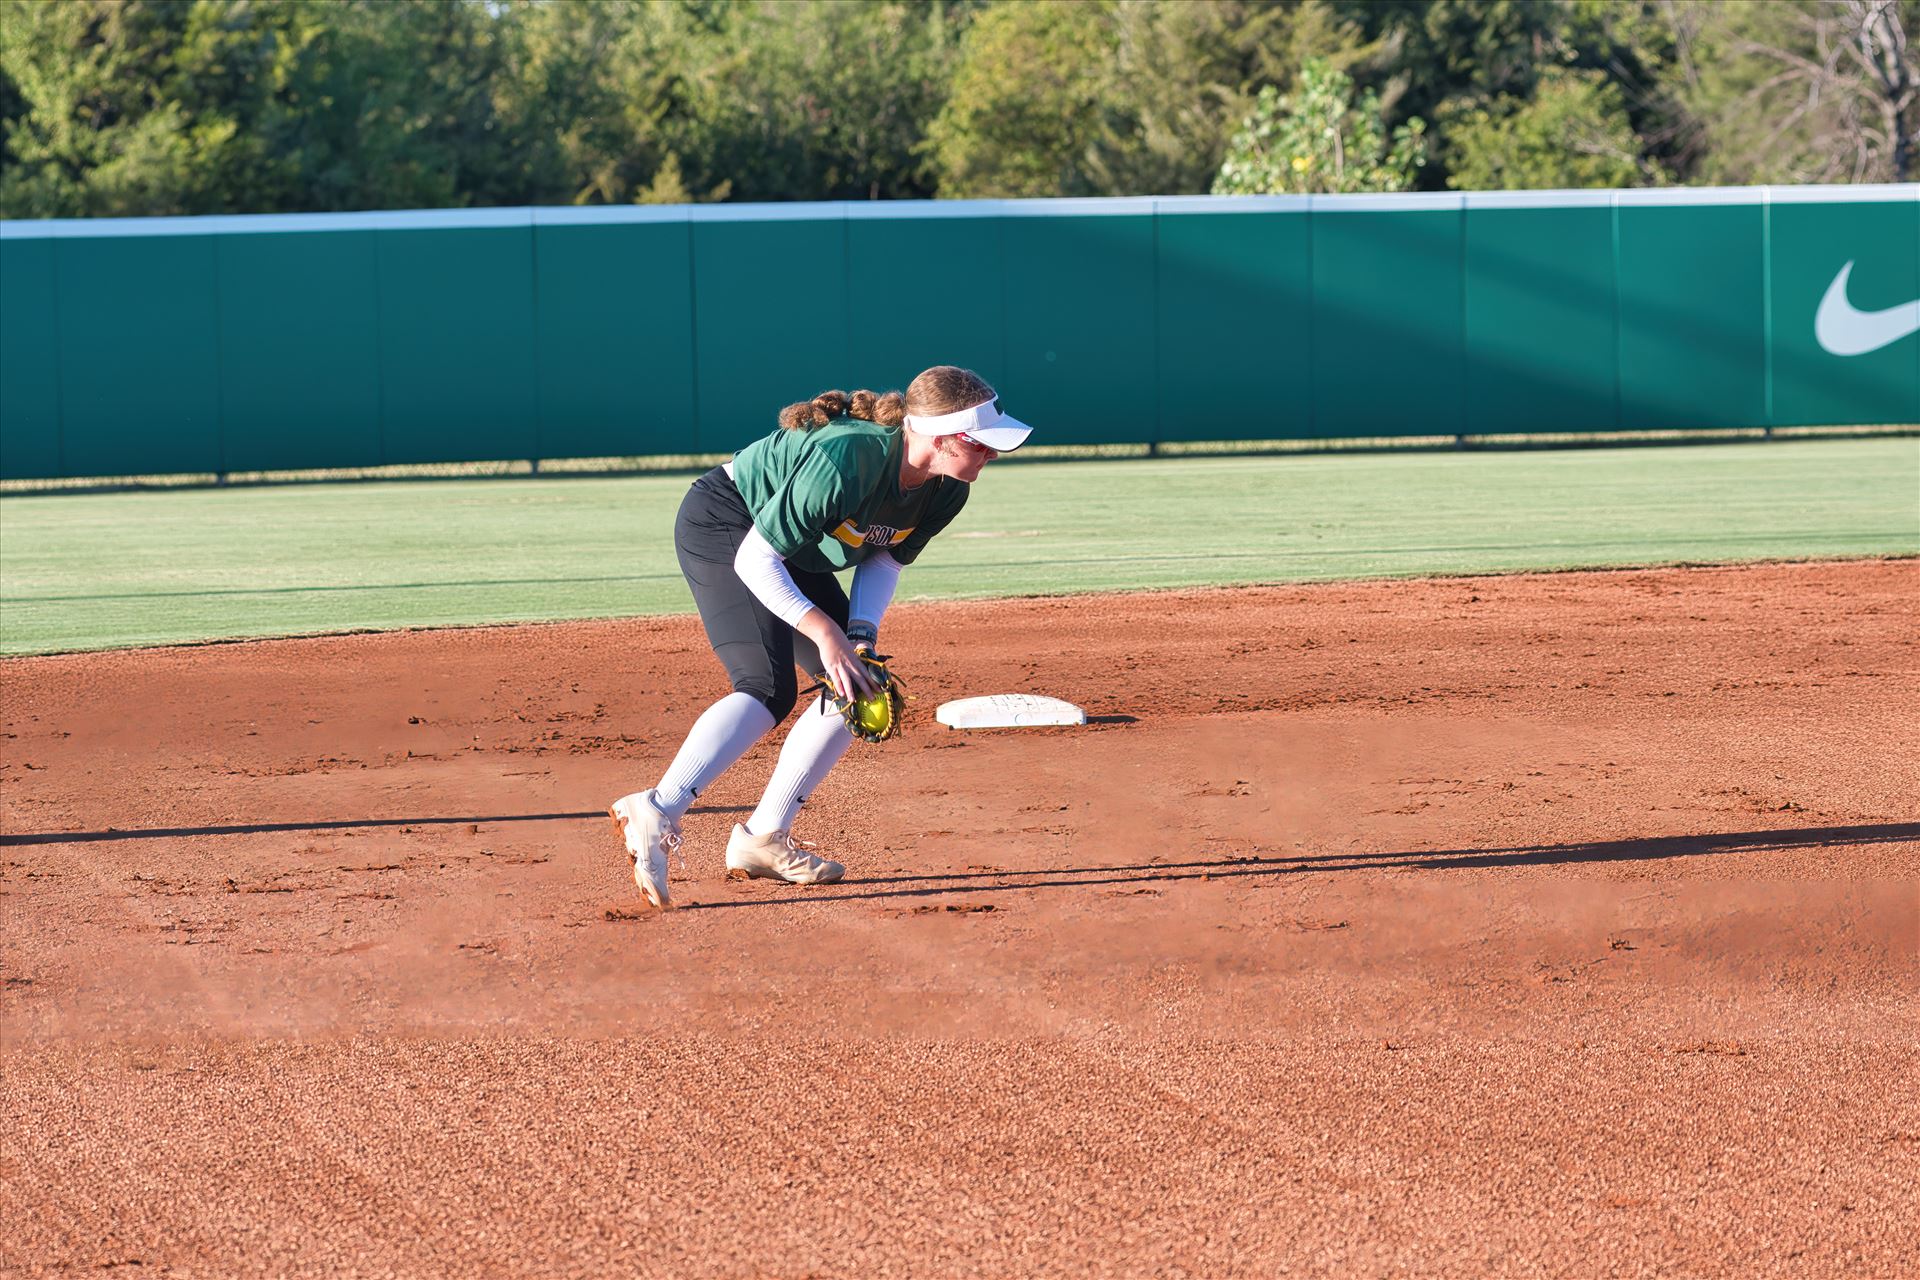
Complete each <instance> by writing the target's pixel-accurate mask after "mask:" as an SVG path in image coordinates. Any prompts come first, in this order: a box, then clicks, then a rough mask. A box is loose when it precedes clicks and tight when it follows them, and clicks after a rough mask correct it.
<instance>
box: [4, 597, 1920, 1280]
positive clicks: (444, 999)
mask: <svg viewBox="0 0 1920 1280" xmlns="http://www.w3.org/2000/svg"><path fill="white" fill-rule="evenodd" d="M1916 588H1920V566H1917V565H1916V564H1915V563H1914V562H1912V561H1875V562H1850V563H1830V564H1802V565H1774V566H1759V567H1747V568H1734V569H1694V570H1670V571H1636V572H1616V573H1592V574H1561V575H1546V576H1521V577H1511V578H1478V579H1448V580H1430V581H1420V582H1374V583H1363V584H1343V585H1333V586H1315V587H1302V588H1287V589H1257V590H1255V589H1249V590H1236V591H1213V592H1204V593H1203V592H1194V593H1175V594H1155V595H1130V596H1121V597H1101V598H1086V599H1051V600H1027V601H1009V602H1001V603H993V604H964V605H962V604H945V605H925V604H921V605H914V604H906V605H901V606H899V607H898V608H897V609H896V611H895V614H894V616H893V618H892V619H891V620H890V624H889V628H888V632H889V634H888V642H889V644H888V647H889V648H890V649H891V650H893V651H894V652H895V653H896V655H897V661H898V666H899V668H900V670H901V671H902V673H903V674H904V675H905V676H906V677H907V679H908V680H909V681H910V683H911V691H912V692H913V693H914V694H915V695H916V698H917V702H916V703H915V704H914V707H913V711H912V714H913V716H914V717H915V723H914V724H912V726H911V731H910V736H908V737H907V738H905V739H903V740H901V741H899V742H896V743H890V744H886V745H885V746H881V747H877V748H866V747H862V746H858V745H856V748H855V751H854V753H853V754H852V755H850V756H849V758H848V760H847V762H846V763H845V764H844V765H843V766H842V767H841V769H840V770H839V771H838V772H837V773H836V774H835V775H834V777H833V778H832V779H831V780H830V782H829V783H828V785H827V786H825V787H824V788H822V790H821V792H820V793H819V794H818V795H816V796H815V797H814V799H813V802H812V804H811V805H810V806H809V814H808V816H807V817H806V818H805V819H803V823H804V829H803V831H802V832H801V834H804V835H807V836H809V837H811V838H813V839H815V840H818V841H819V842H821V844H822V845H823V846H825V847H826V849H828V850H829V851H831V852H832V854H833V855H834V856H836V857H840V858H843V859H844V860H845V861H846V862H847V863H848V864H849V878H848V881H847V882H846V883H845V884H842V885H838V886H832V887H823V888H816V889H811V890H802V889H795V888H786V887H775V886H769V885H767V884H763V883H756V884H734V883H729V882H727V881H725V880H724V879H722V877H721V852H722V846H723V844H724V838H725V833H726V830H727V824H728V823H730V822H732V821H736V820H738V818H739V815H741V814H742V813H744V812H745V810H746V809H747V808H748V807H749V806H750V805H751V804H752V803H753V800H754V799H755V797H756V795H757V788H758V785H759V784H760V783H761V782H762V781H764V779H765V776H766V773H767V770H768V768H769V767H770V764H771V758H772V754H773V751H774V745H773V744H771V743H769V744H763V745H762V747H761V748H760V749H758V750H756V752H755V753H754V755H753V756H752V757H750V758H749V760H748V761H746V762H745V763H744V764H743V765H742V766H741V767H739V768H738V769H736V770H735V771H734V773H733V774H731V775H730V776H729V777H728V778H726V779H725V780H723V782H722V783H721V784H720V785H719V786H717V787H716V788H715V789H714V790H713V791H712V792H710V793H709V794H708V795H706V796H704V797H703V798H702V802H701V807H700V808H697V809H696V810H695V812H694V814H693V815H691V816H690V818H689V820H688V823H687V834H688V837H689V839H688V849H689V856H690V864H691V865H690V868H689V873H688V874H687V876H686V877H685V878H683V879H679V880H678V881H677V883H676V892H677V893H679V894H681V895H683V896H684V898H685V899H686V900H687V901H690V902H692V903H694V904H696V905H695V906H694V907H693V909H688V910H682V911H678V912H675V913H673V914H671V915H668V916H659V915H656V914H651V913H648V912H646V911H644V910H642V909H640V907H639V904H638V900H637V896H636V894H635V893H634V891H633V887H632V883H631V881H630V880H629V879H628V878H627V875H626V869H625V860H624V857H623V855H622V854H621V853H620V851H619V849H618V846H617V844H616V843H615V842H614V840H613V838H612V836H611V835H610V833H609V830H608V826H607V822H606V819H605V816H604V814H603V810H604V808H605V806H606V804H607V802H608V801H609V800H610V799H612V798H613V797H614V796H617V795H619V794H621V793H623V792H625V791H628V790H632V789H635V788H637V787H640V786H644V785H647V784H649V783H651V782H652V781H653V779H654V777H655V776H656V775H657V773H658V771H659V769H660V767H661V766H662V764H663V763H664V760H665V758H666V756H667V755H668V754H669V753H670V752H671V751H672V749H673V748H674V746H675V745H677V743H678V739H679V736H680V734H681V733H682V731H683V730H684V729H685V727H686V725H687V724H688V723H689V722H690V720H691V718H692V716H693V715H694V714H695V712H696V711H697V710H698V708H699V707H701V706H702V705H704V704H705V703H706V702H708V701H710V700H711V699H712V698H713V697H714V696H716V695H717V693H718V692H719V683H720V682H719V672H718V666H717V664H716V663H715V662H714V661H713V659H712V657H711V655H710V654H709V653H708V652H707V650H706V648H705V646H704V644H703V643H702V640H701V638H700V635H699V632H698V626H697V623H695V622H694V621H693V620H692V619H687V618H674V619H653V620H639V621H626V622H613V623H593V624H577V625H559V626H538V627H522V628H502V629H486V630H473V631H453V632H420V633H411V634H393V635H363V636H349V637H335V638H325V639H316V640H290V641H274V642H265V643H256V644H248V645H217V646H208V647H201V648H184V649H163V650H149V651H140V652H119V653H108V654H93V655H83V656H69V657H55V658H36V659H16V660H11V661H8V662H6V663H4V664H0V680H4V694H5V699H4V720H5V738H4V740H0V786H3V788H4V789H3V792H0V795H3V797H4V809H3V810H0V830H3V831H4V847H0V864H4V868H3V869H4V874H3V875H0V1033H3V1034H4V1048H3V1049H0V1215H3V1216H4V1220H5V1222H6V1223H7V1227H6V1230H5V1231H4V1232H0V1272H4V1273H6V1274H20V1275H42V1274H45V1275H54V1274H68V1273H71V1272H92V1271H95V1270H110V1271H113V1273H114V1274H122V1271H120V1270H118V1269H120V1268H125V1269H127V1271H126V1272H125V1273H127V1274H138V1275H148V1276H152V1275H180V1276H230V1275H256V1274H257V1275H314V1276H322V1275H324V1276H362V1275H364V1276H373V1275H407V1276H476V1277H477V1276H542V1277H544V1276H604V1275H614V1274H637V1275H648V1276H652V1275H660V1276H669V1275H671V1276H708V1275H727V1276H761V1275H766V1276H858V1277H874V1276H896V1275H897V1276H906V1275H914V1276H950V1275H951V1276H962V1275H964V1276H1041V1275H1047V1276H1055V1275H1062V1276H1065V1275H1071V1276H1123V1275H1184V1276H1196V1277H1225V1276H1240V1275H1245V1276H1270V1275H1280V1274H1290V1275H1326V1276H1423V1275H1432V1276H1441V1275H1445V1276H1536V1275H1550V1276H1562V1275H1564V1276H1642V1275H1644V1276H1654V1275H1658V1276H1682V1275H1686V1276H1712V1277H1722V1276H1724V1277H1740V1278H1742V1280H1749V1278H1751V1277H1756V1276H1776V1275H1777V1276H1822V1277H1824V1276H1836V1275H1847V1276H1911V1275H1914V1274H1916V1273H1920V1238H1917V1236H1916V1228H1915V1227H1914V1223H1915V1222H1916V1221H1920V1196H1917V1194H1916V1190H1915V1187H1916V1174H1920V1098H1917V1096H1916V1090H1915V1088H1914V1080H1915V1072H1916V1068H1920V1050H1917V1048H1916V1046H1917V1045H1920V1035H1917V1034H1916V1033H1917V1032H1920V1018H1917V1017H1916V1007H1915V992H1916V990H1917V989H1920V803H1916V797H1920V590H1917V589H1916ZM1002 690H1028V691H1032V692H1043V693H1049V694H1054V695H1058V696H1061V697H1066V698H1071V699H1073V700H1075V701H1078V702H1080V703H1081V704H1083V705H1084V706H1086V707H1087V709H1088V711H1089V713H1090V714H1091V715H1092V716H1093V717H1094V718H1095V723H1094V724H1092V725H1090V726H1089V727H1087V728H1086V729H1084V730H1027V731H1006V732H996V733H981V734H971V735H966V734H959V733H954V732H951V731H947V730H944V729H940V728H938V727H937V726H935V725H934V724H933V721H932V710H933V708H934V706H935V705H937V704H938V703H939V702H940V701H942V700H945V699H948V698H953V697H961V696H965V695H969V694H976V693H987V692H997V691H1002ZM136 1268H137V1269H136Z"/></svg>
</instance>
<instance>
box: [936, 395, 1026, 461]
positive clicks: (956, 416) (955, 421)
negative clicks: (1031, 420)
mask: <svg viewBox="0 0 1920 1280" xmlns="http://www.w3.org/2000/svg"><path fill="white" fill-rule="evenodd" d="M907 425H908V426H909V427H912V428H913V429H914V430H915V431H918V432H919V433H920V434H921V435H923V436H957V435H964V436H966V437H967V438H968V439H969V440H973V441H975V442H977V443H979V444H983V445H985V446H987V448H989V449H992V450H993V451H994V452H995V453H1012V452H1013V451H1014V450H1015V449H1018V448H1019V447H1020V446H1021V445H1023V444H1025V443H1026V442H1027V436H1028V435H1029V434H1031V433H1032V431H1033V428H1032V427H1030V426H1028V425H1027V424H1026V423H1024V422H1021V421H1019V420H1018V419H1015V418H1009V417H1008V416H1007V415H1006V414H1004V413H1002V412H1000V402H999V401H998V400H989V401H987V402H986V403H985V404H976V405H974V406H973V407H972V408H971V409H962V410H960V412H958V413H943V414H941V415H940V416H939V417H937V418H916V417H915V416H914V415H912V414H908V415H907Z"/></svg>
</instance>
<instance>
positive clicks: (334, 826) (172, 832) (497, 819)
mask: <svg viewBox="0 0 1920 1280" xmlns="http://www.w3.org/2000/svg"><path fill="white" fill-rule="evenodd" d="M752 811H753V806H752V805H750V804H713V805H695V806H694V807H693V808H691V809H689V810H688V811H687V812H689V813H751V812H752ZM606 816H607V811H606V810H605V809H588V810H586V811H584V812H579V813H496V814H489V815H482V814H469V815H467V816H466V817H454V818H340V819H335V820H332V821H326V822H248V823H242V824H237V825H235V826H230V827H108V828H106V829H105V830H103V831H29V832H24V833H22V834H19V835H0V845H12V844H93V843H95V842H98V841H101V840H167V839H178V838H180V837H182V836H252V835H265V834H272V833H273V832H276V831H359V830H365V829H367V828H380V827H454V826H477V825H480V824H483V823H503V822H573V821H577V820H578V819H581V818H604V817H606Z"/></svg>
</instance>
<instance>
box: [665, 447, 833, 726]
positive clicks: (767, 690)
mask: <svg viewBox="0 0 1920 1280" xmlns="http://www.w3.org/2000/svg"><path fill="white" fill-rule="evenodd" d="M751 528H753V515H752V513H751V512H749V511H748V510H747V504H746V502H745V501H744V500H743V499H742V498H741V497H740V491H739V490H738V489H736V488H734V487H733V478H732V477H731V476H729V475H728V474H727V473H726V470H725V468H722V467H715V468H714V469H713V470H711V471H709V472H707V474H705V475H703V476H701V477H700V478H699V479H698V480H696V481H694V482H693V487H692V488H691V489H689V490H687V496H686V497H685V498H684V499H683V500H682V501H681V503H680V514H679V516H678V517H677V518H676V519H675V520H674V522H673V550H674V554H675V555H677V556H678V557H679V558H680V572H681V573H683V574H685V575H686V578H687V586H689V587H691V588H692V589H693V602H694V604H695V605H697V606H698V607H699V609H700V621H701V622H703V623H705V624H706V628H707V642H708V643H709V644H711V645H712V646H713V652H714V655H715V656H716V657H718V658H719V659H720V662H721V665H723V666H725V667H726V669H727V678H728V679H729V680H731V681H732V682H733V687H734V689H735V690H736V691H738V692H740V693H745V694H750V695H752V696H753V697H755V698H758V699H759V700H760V702H761V704H762V705H763V706H765V707H766V709H767V710H768V711H771V712H772V713H773V718H774V719H775V720H776V721H778V720H784V719H786V718H787V713H788V712H790V711H792V710H793V704H794V701H795V700H796V699H797V698H798V697H799V689H800V681H799V679H798V678H797V676H796V675H795V674H794V664H795V662H798V663H799V665H801V666H802V667H805V668H806V669H807V671H808V672H809V673H810V674H811V675H812V676H813V677H814V678H815V679H816V680H817V679H819V677H820V673H821V671H822V670H823V669H824V668H823V664H822V663H821V661H820V652H819V650H818V649H816V648H815V647H814V644H813V641H811V640H809V639H807V638H806V637H805V636H803V635H801V634H800V633H799V632H797V631H795V630H794V629H793V628H792V627H790V626H788V625H787V624H786V623H784V622H782V621H780V619H778V618H776V617H774V616H773V614H772V613H770V612H768V610H767V606H765V605H763V604H761V603H760V600H759V598H758V597H757V596H755V595H754V594H753V592H751V591H749V590H747V584H746V583H744V582H742V581H740V575H739V574H738V573H735V572H734V569H733V558H734V556H735V555H736V554H737V553H738V552H739V550H740V543H741V541H742V540H743V539H744V538H745V537H746V536H747V531H748V530H749V529H751ZM787 571H788V572H789V573H791V574H792V575H793V581H794V585H796V586H798V587H799V588H800V592H801V594H802V595H804V596H806V598H807V599H809V600H811V601H813V603H814V604H816V605H818V606H819V607H820V608H821V609H822V610H823V611H825V613H826V615H827V616H828V617H829V618H832V619H833V621H834V623H835V625H837V626H839V627H841V628H843V629H844V628H845V627H846V625H847V593H846V592H845V591H843V590H841V588H840V584H839V582H838V581H836V580H835V579H834V576H833V575H832V574H830V573H808V572H806V571H804V570H801V569H795V568H794V567H793V566H792V565H788V566H787Z"/></svg>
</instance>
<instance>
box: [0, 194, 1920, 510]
mask: <svg viewBox="0 0 1920 1280" xmlns="http://www.w3.org/2000/svg"><path fill="white" fill-rule="evenodd" d="M1848 264H1851V267H1850V268H1849V266H1848ZM1843 270H1848V271H1849V272H1850V275H1849V279H1848V280H1847V282H1846V287H1845V288H1844V289H1843V290H1841V292H1840V295H1839V297H1838V299H1837V301H1829V302H1828V307H1829V318H1830V320H1833V321H1834V323H1836V324H1839V325H1840V326H1841V327H1842V328H1846V327H1847V326H1852V327H1853V330H1854V331H1857V332H1866V333H1869V334H1870V335H1872V336H1873V338H1874V341H1875V342H1876V343H1877V345H1873V346H1872V347H1871V349H1868V350H1856V351H1845V352H1840V351H1835V350H1830V349H1829V345H1830V344H1823V342H1822V341H1821V340H1820V337H1819V335H1818V333H1817V332H1816V325H1815V317H1816V315H1817V314H1818V313H1819V311H1820V308H1821V306H1822V302H1823V299H1828V298H1829V294H1830V293H1831V292H1832V291H1833V290H1834V289H1835V288H1836V285H1835V282H1836V280H1837V278H1838V277H1839V276H1840V274H1841V272H1842V271H1843ZM1909 318H1910V319H1911V323H1909V322H1908V321H1909ZM1860 326H1865V328H1864V329H1862V328H1861V327H1860ZM1916 327H1920V187H1916V186H1913V185H1906V186H1860V187H1753V188H1712V189H1677V190H1661V191H1598V192H1492V193H1473V194H1464V195H1453V194H1412V195H1387V196H1312V197H1309V196H1270V197H1211V196H1185V197H1173V198H1166V199H1148V198H1128V199H1113V200H1025V201H998V200H987V201H932V202H924V201H922V202H897V203H872V204H859V203H833V204H792V205H706V206H674V207H637V208H592V209H576V208H567V209H483V210H453V211H420V212H402V213H375V214H324V215H322V214H313V215H306V214H302V215H268V216H261V217H218V218H150V219H96V220H71V221H47V222H21V221H6V222H0V477H4V478H8V479H29V478H33V479H39V478H55V477H82V476H116V475H133V474H150V473H189V472H198V473H204V472H232V471H258V470H296V469H316V468H334V467H365V466H379V465H384V464H391V463H427V462H463V461H488V460H498V459H513V458H572V457H608V456H632V455H650V454H656V455H657V454H685V453H721V452H726V451H730V450H733V449H737V448H739V447H740V446H741V445H743V444H745V443H747V442H748V441H750V440H752V439H754V438H755V437H756V436H758V435H760V434H762V433H764V432H765V431H766V430H768V429H770V428H771V426H772V423H773V419H774V414H775V413H776V411H777V410H778V409H779V407H780V406H781V405H783V404H785V403H788V402H790V401H793V400H796V399H801V398H805V397H807V396H810V395H812V394H813V393H815V392H817V391H819V390H822V389H824V388H827V387H843V388H848V389H851V388H854V387H858V386H866V387H873V388H875V389H884V388H888V387H901V386H904V385H905V383H906V382H907V381H908V380H910V379H911V378H912V377H913V375H914V374H915V373H916V372H918V371H919V370H920V369H922V368H924V367H925V366H927V365H930V364H938V363H955V364H965V365H969V366H971V367H973V368H975V369H977V370H979V371H980V372H981V373H983V374H984V375H986V376H987V378H988V379H989V380H991V381H992V382H993V383H994V384H995V386H996V387H997V388H998V389H999V391H1000V392H1001V395H1002V397H1003V399H1004V400H1005V402H1006V403H1007V405H1008V407H1009V408H1010V409H1011V410H1012V411H1014V412H1015V413H1017V414H1019V415H1020V416H1021V417H1023V418H1025V419H1026V420H1028V421H1030V422H1032V423H1034V424H1035V426H1036V427H1037V428H1038V434H1037V435H1036V436H1035V440H1036V442H1040V441H1044V442H1046V443H1052V444H1107V443H1149V444H1152V443H1162V442H1170V441H1192V440H1273V439H1334V438H1350V437H1411V436H1436V435H1442V436H1444V435H1483V434H1500V433H1516V432H1525V433H1556V432H1608V431H1645V430H1666V429H1680V430H1691V429H1702V430H1704V429H1712V428H1727V427H1776V426H1803V425H1806V426H1811V425H1845V424H1884V423H1916V422H1920V334H1916V333H1915V332H1914V329H1915V328H1916ZM1882 339H1883V340H1882ZM1841 345H1842V346H1843V347H1844V346H1847V345H1849V344H1848V343H1845V342H1842V343H1841ZM1851 345H1852V346H1855V347H1858V346H1859V345H1861V344H1860V342H1859V341H1855V342H1853V343H1852V344H1851Z"/></svg>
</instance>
